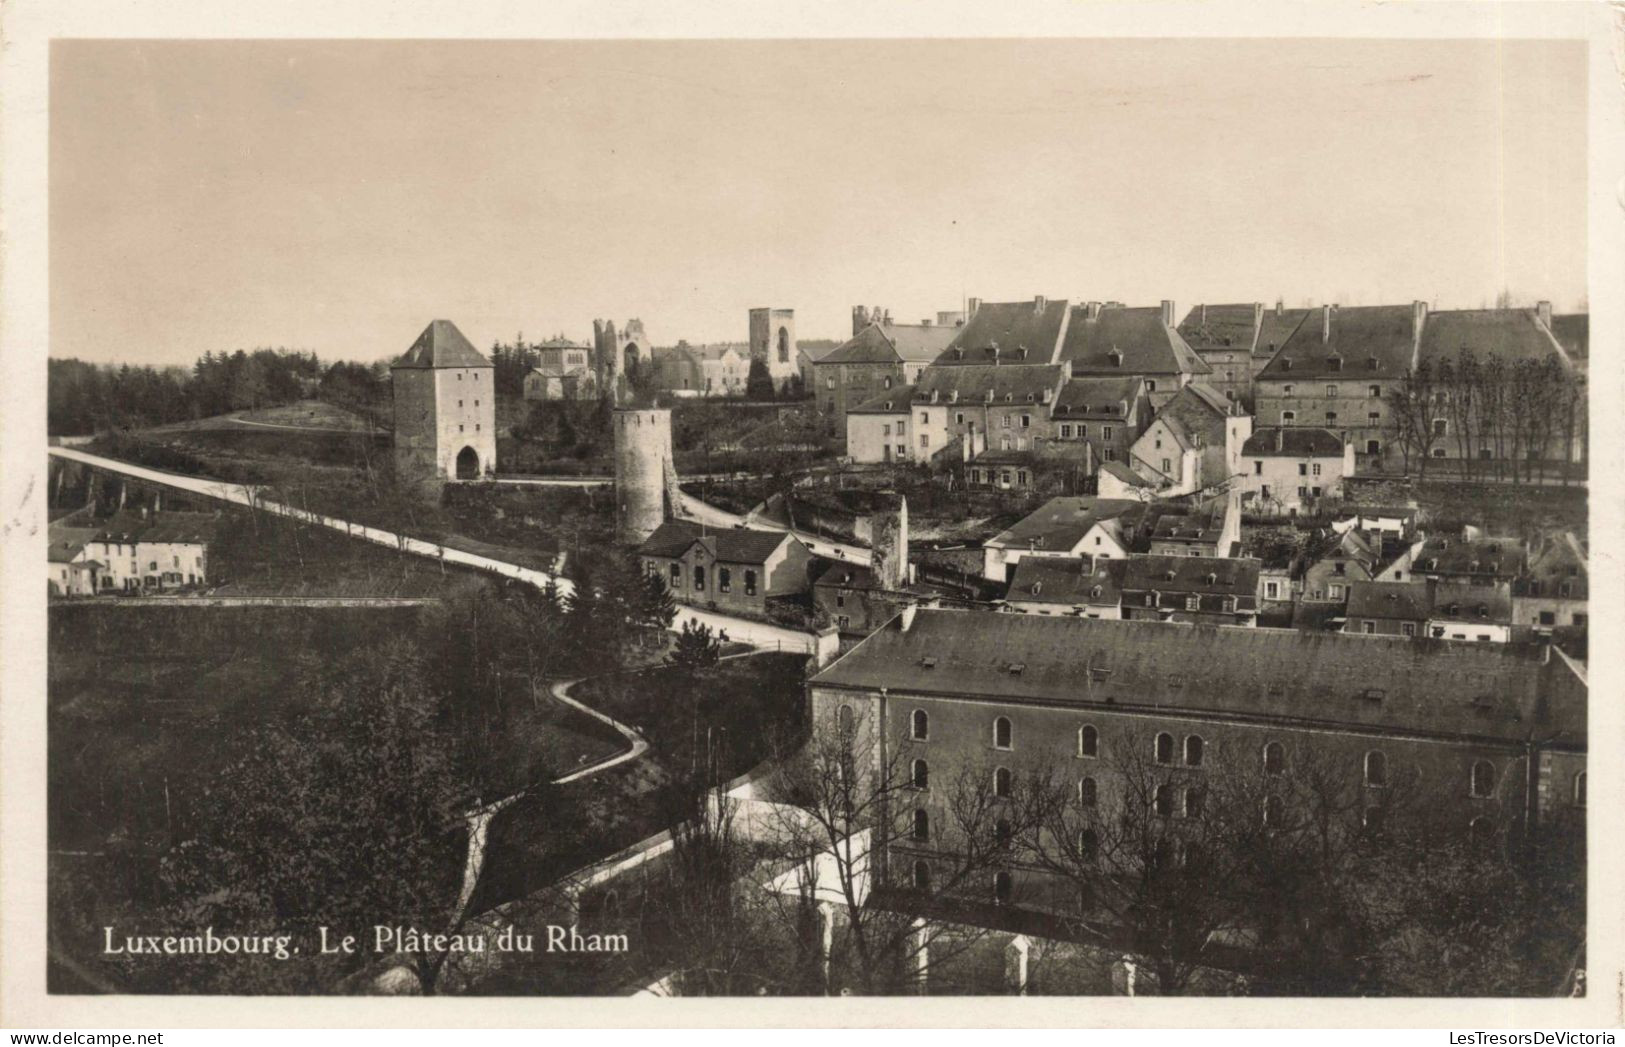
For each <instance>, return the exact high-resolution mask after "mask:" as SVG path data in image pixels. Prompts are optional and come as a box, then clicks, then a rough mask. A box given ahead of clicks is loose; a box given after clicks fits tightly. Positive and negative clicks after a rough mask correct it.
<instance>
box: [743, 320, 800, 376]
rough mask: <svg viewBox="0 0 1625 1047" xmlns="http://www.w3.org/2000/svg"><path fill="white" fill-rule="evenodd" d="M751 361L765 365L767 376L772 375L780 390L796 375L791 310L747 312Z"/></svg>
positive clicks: (798, 368)
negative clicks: (748, 315)
mask: <svg viewBox="0 0 1625 1047" xmlns="http://www.w3.org/2000/svg"><path fill="white" fill-rule="evenodd" d="M750 358H751V359H752V360H761V361H763V362H765V363H766V364H767V373H768V374H770V375H772V376H773V386H774V388H776V389H783V388H784V383H786V382H788V381H789V380H790V378H791V376H793V375H795V374H797V373H799V370H800V364H798V363H797V362H796V311H795V310H794V309H765V308H764V309H752V310H751V311H750Z"/></svg>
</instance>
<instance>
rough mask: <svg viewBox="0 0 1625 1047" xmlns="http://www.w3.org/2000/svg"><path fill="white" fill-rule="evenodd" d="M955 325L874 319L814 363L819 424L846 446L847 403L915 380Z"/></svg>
mask: <svg viewBox="0 0 1625 1047" xmlns="http://www.w3.org/2000/svg"><path fill="white" fill-rule="evenodd" d="M955 334H956V329H955V328H953V327H937V326H935V325H933V324H894V323H890V322H889V320H888V321H887V322H874V323H869V324H866V325H865V326H863V327H862V328H861V329H859V330H857V331H855V332H853V336H852V338H851V339H850V340H849V341H847V342H846V343H844V344H843V345H841V346H840V347H839V348H838V349H836V350H835V351H834V352H832V353H830V354H829V355H827V356H825V357H823V358H822V359H821V360H819V361H817V362H816V363H814V364H813V365H812V370H813V383H812V394H813V403H814V404H815V405H816V407H817V410H818V415H819V419H820V424H822V425H823V426H824V428H825V431H826V432H827V433H828V435H829V436H830V437H832V438H833V439H834V440H835V441H836V446H837V448H838V449H839V450H842V451H844V450H845V446H846V412H847V410H848V409H849V408H851V407H855V406H857V405H858V404H861V403H864V402H866V401H868V400H872V399H874V398H875V397H877V396H881V395H882V394H884V393H886V392H889V391H891V390H893V389H899V388H903V387H906V386H912V385H913V384H914V383H915V382H916V381H918V380H919V377H920V372H921V371H923V370H925V368H926V365H927V364H929V363H931V361H932V360H935V359H936V358H937V357H938V356H939V355H941V353H942V351H943V350H944V349H946V348H947V347H948V343H949V342H950V341H952V340H953V338H954V335H955Z"/></svg>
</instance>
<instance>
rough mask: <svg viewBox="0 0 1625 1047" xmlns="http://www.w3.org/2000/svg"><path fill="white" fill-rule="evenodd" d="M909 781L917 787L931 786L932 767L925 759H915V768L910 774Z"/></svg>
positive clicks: (927, 787) (925, 787)
mask: <svg viewBox="0 0 1625 1047" xmlns="http://www.w3.org/2000/svg"><path fill="white" fill-rule="evenodd" d="M909 783H910V784H911V785H913V786H914V788H916V789H929V788H931V768H930V767H927V766H926V763H925V761H924V760H915V761H914V769H913V773H912V774H911V775H910V776H909Z"/></svg>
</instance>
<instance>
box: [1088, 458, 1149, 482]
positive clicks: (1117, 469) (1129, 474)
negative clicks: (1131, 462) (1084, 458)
mask: <svg viewBox="0 0 1625 1047" xmlns="http://www.w3.org/2000/svg"><path fill="white" fill-rule="evenodd" d="M1099 471H1100V472H1103V473H1111V474H1112V475H1113V476H1115V477H1117V478H1118V479H1119V480H1121V481H1123V482H1124V483H1126V484H1129V485H1131V486H1134V487H1155V486H1157V485H1156V484H1155V483H1153V482H1151V481H1150V480H1147V479H1146V478H1145V477H1143V476H1141V475H1140V474H1139V473H1137V472H1135V471H1134V470H1133V469H1130V468H1129V467H1128V464H1127V463H1125V462H1119V461H1115V460H1114V461H1110V462H1101V463H1100V469H1099Z"/></svg>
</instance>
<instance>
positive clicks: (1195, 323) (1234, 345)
mask: <svg viewBox="0 0 1625 1047" xmlns="http://www.w3.org/2000/svg"><path fill="white" fill-rule="evenodd" d="M1261 311H1262V306H1259V305H1254V304H1252V303H1246V304H1231V305H1198V306H1193V307H1192V308H1191V311H1190V312H1188V313H1186V314H1185V319H1183V320H1181V321H1180V322H1179V334H1180V337H1182V338H1184V339H1185V341H1186V343H1188V344H1189V345H1190V347H1191V348H1192V349H1195V350H1196V351H1197V352H1199V353H1200V352H1202V351H1203V350H1204V349H1213V350H1221V349H1222V350H1228V351H1232V352H1233V351H1236V350H1241V351H1244V352H1248V353H1250V352H1252V350H1253V344H1254V342H1255V341H1256V340H1257V338H1258V328H1259V324H1258V322H1257V321H1258V319H1259V315H1260V313H1261Z"/></svg>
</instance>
